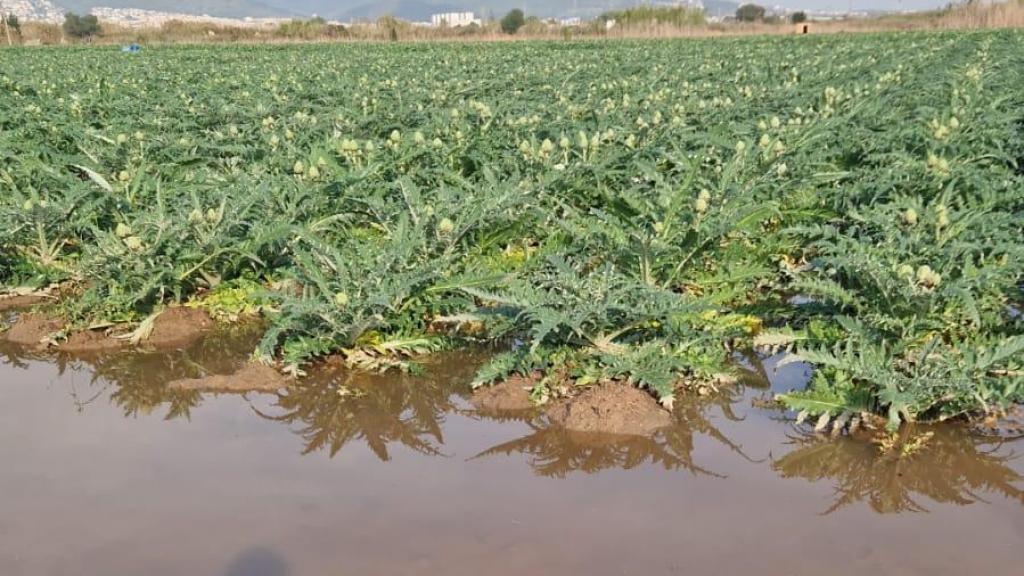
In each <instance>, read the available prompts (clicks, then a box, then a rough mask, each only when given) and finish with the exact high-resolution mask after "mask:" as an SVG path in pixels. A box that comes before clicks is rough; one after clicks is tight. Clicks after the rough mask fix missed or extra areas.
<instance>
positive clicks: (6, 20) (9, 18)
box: [0, 14, 21, 34]
mask: <svg viewBox="0 0 1024 576" xmlns="http://www.w3.org/2000/svg"><path fill="white" fill-rule="evenodd" d="M0 20H3V24H4V25H6V26H7V28H9V29H10V30H11V31H12V32H14V33H16V34H17V33H21V21H20V20H18V16H17V14H8V15H6V16H4V15H3V14H0Z"/></svg>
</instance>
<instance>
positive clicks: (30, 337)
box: [2, 313, 64, 346]
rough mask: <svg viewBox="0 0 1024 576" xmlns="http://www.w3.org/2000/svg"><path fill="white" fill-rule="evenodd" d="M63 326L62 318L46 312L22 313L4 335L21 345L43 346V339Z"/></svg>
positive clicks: (9, 340)
mask: <svg viewBox="0 0 1024 576" xmlns="http://www.w3.org/2000/svg"><path fill="white" fill-rule="evenodd" d="M63 328H64V324H63V323H62V322H61V321H60V320H57V319H55V318H52V317H50V316H47V315H45V314H37V313H29V314H22V315H20V316H19V317H18V321H17V322H15V323H14V325H12V326H11V327H10V329H8V330H7V332H5V333H3V334H2V337H3V338H4V339H5V340H6V341H7V342H10V343H11V344H17V345H19V346H41V345H42V341H43V339H45V338H47V337H48V336H50V335H51V334H53V333H55V332H59V331H61V330H62V329H63Z"/></svg>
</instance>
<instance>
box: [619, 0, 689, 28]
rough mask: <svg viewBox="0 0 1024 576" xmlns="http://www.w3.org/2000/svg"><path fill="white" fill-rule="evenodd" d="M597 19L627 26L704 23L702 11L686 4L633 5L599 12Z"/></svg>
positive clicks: (678, 25)
mask: <svg viewBox="0 0 1024 576" xmlns="http://www.w3.org/2000/svg"><path fill="white" fill-rule="evenodd" d="M599 20H602V21H604V22H610V21H615V24H616V25H617V26H622V27H626V28H629V27H631V26H641V25H644V24H667V25H670V26H676V27H680V28H685V27H688V26H700V25H702V24H704V11H703V10H700V9H696V8H689V7H686V6H643V5H642V6H635V7H632V8H627V9H625V10H616V11H612V12H605V13H604V14H601V16H600V18H599Z"/></svg>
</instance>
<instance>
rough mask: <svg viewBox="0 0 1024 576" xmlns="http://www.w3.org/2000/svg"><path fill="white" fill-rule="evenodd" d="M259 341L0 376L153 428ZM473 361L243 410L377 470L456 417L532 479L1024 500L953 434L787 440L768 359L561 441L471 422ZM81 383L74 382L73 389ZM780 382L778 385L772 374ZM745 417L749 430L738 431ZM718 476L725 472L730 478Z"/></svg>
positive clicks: (495, 420)
mask: <svg viewBox="0 0 1024 576" xmlns="http://www.w3.org/2000/svg"><path fill="white" fill-rule="evenodd" d="M259 333H260V330H259V327H255V328H251V327H250V328H247V327H239V328H235V329H234V330H230V331H227V332H223V333H220V334H218V335H216V337H213V338H207V339H205V340H203V341H202V342H201V343H199V344H197V345H195V346H192V347H190V348H189V349H187V350H180V351H176V352H173V353H161V354H155V353H122V354H115V355H107V356H93V357H82V356H79V357H70V356H66V355H56V356H54V355H44V354H42V353H40V352H38V351H25V350H20V349H16V348H12V347H4V346H0V366H2V370H4V371H5V372H6V373H11V372H12V371H14V370H25V369H27V368H29V367H30V366H31V364H32V362H33V361H45V362H48V363H50V364H51V365H53V366H55V367H56V369H57V371H58V373H59V374H60V375H62V376H63V375H67V374H70V373H71V372H74V373H75V374H76V375H77V376H76V377H75V378H71V377H69V378H67V381H68V382H70V385H69V388H68V389H69V392H70V395H71V399H72V402H73V403H74V406H75V409H76V410H79V411H81V410H86V409H87V408H88V407H89V406H90V405H91V404H94V403H97V402H103V401H107V400H108V399H109V401H110V402H112V403H113V404H114V405H116V406H117V407H118V408H119V409H120V410H121V412H122V413H123V414H124V416H125V417H135V416H139V415H147V414H153V413H154V412H156V411H157V410H161V409H165V410H166V412H165V413H164V416H163V417H164V418H165V419H188V418H190V417H191V415H192V412H193V410H195V409H196V408H197V407H198V406H200V405H201V404H202V402H203V401H204V399H206V398H208V397H209V396H208V395H205V394H204V393H200V392H196V391H185V390H171V389H169V388H168V386H167V385H166V384H167V383H168V382H170V381H171V380H175V379H180V378H194V377H199V376H202V375H206V374H226V373H231V372H233V371H235V370H237V369H238V368H239V367H241V366H242V365H243V364H244V363H245V362H246V361H247V358H248V357H249V354H250V351H251V350H252V349H253V348H254V346H255V343H256V340H257V339H258V337H259ZM481 360H482V356H480V355H476V356H474V355H462V354H460V355H447V356H439V357H437V358H435V359H433V360H431V361H430V362H429V363H428V365H427V366H426V367H425V368H426V373H427V375H426V376H412V375H407V374H394V373H392V374H387V375H369V374H359V373H353V372H350V371H347V370H344V369H342V368H330V367H327V368H325V369H323V370H319V371H316V372H314V376H311V377H310V378H308V379H306V380H304V381H303V383H302V385H301V386H294V387H291V388H289V389H287V390H284V391H280V392H278V393H276V394H273V395H271V396H269V397H265V399H266V400H265V401H260V402H258V403H254V406H253V410H254V412H255V414H256V415H258V417H261V418H264V419H266V420H268V421H272V422H278V423H281V424H283V425H284V427H287V428H288V429H290V430H292V431H293V432H294V433H295V434H296V435H298V436H299V437H300V438H301V443H302V448H301V451H302V453H303V454H310V453H314V452H321V451H322V452H324V453H325V454H326V455H328V456H329V457H333V456H335V455H337V454H338V453H339V452H341V451H342V450H343V449H345V448H346V446H349V447H350V446H352V445H354V444H365V445H366V446H367V447H368V448H369V450H370V451H372V453H373V454H375V455H376V457H377V458H379V459H380V460H382V461H389V460H390V459H391V458H392V457H393V454H394V450H395V448H396V447H401V448H403V449H407V450H411V451H414V452H416V453H419V454H424V455H429V456H439V455H445V441H446V438H445V430H446V423H447V420H448V419H449V418H451V417H452V415H456V414H457V415H459V416H461V417H466V418H474V419H478V420H481V421H483V422H487V423H489V424H490V425H491V426H498V425H499V424H500V426H501V428H500V430H501V431H502V432H504V431H508V434H509V435H510V436H517V437H514V438H513V439H510V440H506V441H503V442H500V443H498V444H496V445H495V446H492V447H490V448H488V449H486V450H483V451H481V452H480V453H478V454H476V455H475V456H472V457H471V459H473V460H487V459H491V458H495V457H499V456H513V457H517V458H522V459H523V461H524V462H525V463H526V464H527V465H528V466H529V467H530V468H531V470H532V471H533V472H534V473H536V474H537V475H539V476H543V477H551V478H565V477H567V476H569V475H571V474H572V473H575V472H580V473H584V474H593V473H598V472H600V471H603V470H610V469H635V468H643V467H657V468H661V469H664V470H676V471H686V472H689V473H691V474H695V475H703V476H707V477H724V476H725V475H726V470H725V468H729V463H730V461H731V459H732V458H739V459H742V460H743V461H744V462H750V463H754V464H756V465H758V468H757V469H756V470H766V469H767V470H771V471H773V472H774V473H776V474H778V475H780V476H781V477H783V478H802V479H804V480H807V481H809V482H814V483H825V484H829V485H831V486H833V488H834V494H835V495H834V497H833V501H832V503H831V504H830V505H829V506H828V507H827V509H826V510H825V511H824V512H825V513H832V512H835V511H837V510H840V509H843V508H846V507H849V506H850V505H853V504H857V503H864V504H865V505H867V506H868V507H870V509H872V510H874V511H875V512H878V513H899V512H910V511H925V510H927V503H928V501H929V500H930V501H932V502H938V503H943V504H958V505H967V504H971V503H974V502H978V501H984V497H985V495H1000V496H1002V497H1005V498H1006V499H1009V500H1012V501H1016V502H1020V503H1021V504H1024V477H1022V475H1021V473H1019V472H1018V471H1017V470H1020V469H1021V467H1020V465H1019V464H1018V463H1015V457H1014V455H1013V454H1012V452H1011V451H1010V449H1009V448H1008V447H1007V446H1005V445H1000V444H999V443H998V442H996V441H994V440H993V439H991V438H987V437H983V436H979V435H976V434H970V433H969V432H967V431H966V430H964V429H961V428H956V427H952V426H945V427H940V428H936V429H935V430H934V432H935V436H934V437H933V438H932V439H931V441H930V442H929V443H928V444H927V445H926V447H925V448H924V449H923V450H922V451H921V452H920V453H918V454H915V455H913V456H911V457H907V458H894V457H887V456H883V455H881V454H880V453H879V451H878V449H877V448H876V447H875V445H874V444H872V443H870V442H867V441H864V440H862V439H851V438H845V437H844V438H838V439H832V438H822V437H819V436H816V435H813V434H807V435H805V434H795V435H792V437H790V436H787V433H791V432H792V426H791V424H790V423H789V422H787V421H784V419H783V418H781V415H780V413H779V412H777V411H774V410H766V409H763V408H757V407H754V406H753V405H758V406H760V405H762V402H760V401H763V400H765V399H767V398H768V397H770V391H771V390H772V389H774V388H780V387H782V386H785V387H790V386H796V385H799V383H798V382H792V383H790V382H781V381H774V380H780V377H779V374H781V373H776V372H775V371H774V370H773V369H771V367H770V366H772V365H773V364H771V361H768V360H765V361H764V362H762V361H761V359H759V358H757V357H756V356H748V357H745V358H743V361H742V363H741V364H742V366H744V367H745V368H746V369H747V370H748V371H749V373H748V374H747V375H746V376H745V377H744V378H743V379H741V383H740V384H737V385H736V386H735V387H733V388H731V390H723V391H722V393H720V394H718V395H713V396H711V397H709V398H696V397H692V396H691V397H687V398H685V399H681V400H680V401H678V402H677V405H676V410H675V414H674V419H675V425H674V426H672V427H670V428H668V429H666V430H663V431H662V432H660V433H658V434H657V435H655V436H654V437H652V438H640V437H616V436H608V435H600V434H581V433H573V432H568V431H565V430H563V429H560V428H557V427H553V426H551V425H549V423H548V421H547V420H546V419H545V418H544V416H543V415H542V414H540V413H532V414H526V415H525V416H524V414H522V413H517V414H514V415H510V416H508V417H505V416H504V415H502V414H483V413H480V412H477V411H475V410H473V409H471V408H469V407H468V404H467V402H466V401H465V400H466V397H467V394H468V390H467V387H466V383H467V382H468V381H469V380H470V379H471V378H472V374H473V372H474V370H475V368H476V366H477V365H478V364H479V362H480V361H481ZM766 366H768V368H766ZM83 368H84V370H83ZM83 374H85V375H87V377H86V379H85V381H84V383H83V379H82V377H81V375H83ZM787 378H790V376H783V377H782V379H783V380H785V379H787ZM256 405H258V406H261V407H262V408H257V407H256ZM748 418H749V419H752V420H754V421H755V422H754V423H752V424H748V423H745V422H743V420H745V419H748ZM772 419H778V420H780V422H778V423H774V422H772V421H771V420H772ZM750 426H757V428H755V429H756V430H758V434H761V435H764V437H763V438H762V439H761V440H759V443H760V444H761V445H762V447H761V448H759V449H758V451H759V453H762V452H761V451H762V450H764V447H763V444H765V443H767V445H768V446H769V447H770V446H772V445H781V444H786V443H787V442H788V444H789V445H790V446H791V447H792V449H791V450H790V451H789V452H788V453H787V454H785V455H784V456H782V457H781V458H778V459H775V460H772V461H770V462H769V463H763V461H759V460H756V459H751V458H750V457H749V456H748V455H747V454H746V453H745V451H744V449H743V447H742V445H741V443H739V442H738V441H736V440H735V438H737V437H741V436H743V432H745V431H746V432H749V430H750V428H749V427H750ZM702 437H703V438H706V439H710V440H711V441H712V445H713V446H715V447H717V448H713V449H712V452H711V453H710V456H709V458H708V460H706V461H705V462H700V461H698V460H697V459H696V458H695V452H696V451H695V445H696V443H697V440H698V439H699V438H702ZM748 437H749V436H748ZM775 453H776V454H777V453H778V451H777V450H775ZM723 456H725V457H726V458H723ZM707 462H713V463H714V464H713V465H709V464H707ZM718 468H721V469H718ZM746 470H750V469H749V468H747V469H746ZM729 472H730V473H732V474H735V473H736V472H735V469H732V468H730V470H729ZM743 473H746V472H743Z"/></svg>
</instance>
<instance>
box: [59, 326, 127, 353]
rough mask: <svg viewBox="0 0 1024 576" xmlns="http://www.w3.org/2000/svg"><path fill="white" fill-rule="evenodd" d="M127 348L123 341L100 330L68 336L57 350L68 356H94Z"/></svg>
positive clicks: (125, 341) (83, 331)
mask: <svg viewBox="0 0 1024 576" xmlns="http://www.w3.org/2000/svg"><path fill="white" fill-rule="evenodd" d="M128 346H129V342H128V341H127V340H125V339H121V338H114V337H112V336H111V335H109V334H107V333H106V332H104V331H102V330H82V331H81V332H75V333H74V334H72V335H70V336H68V338H67V340H65V341H64V342H61V343H60V344H59V346H58V349H59V350H60V351H61V352H67V353H69V354H95V353H98V352H113V351H115V350H121V349H123V348H126V347H128Z"/></svg>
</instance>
